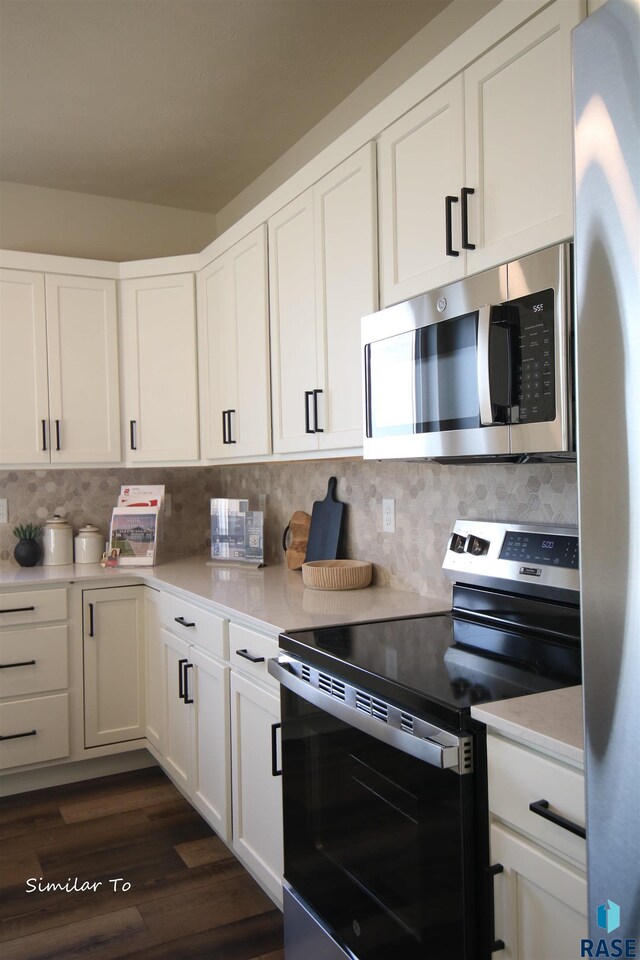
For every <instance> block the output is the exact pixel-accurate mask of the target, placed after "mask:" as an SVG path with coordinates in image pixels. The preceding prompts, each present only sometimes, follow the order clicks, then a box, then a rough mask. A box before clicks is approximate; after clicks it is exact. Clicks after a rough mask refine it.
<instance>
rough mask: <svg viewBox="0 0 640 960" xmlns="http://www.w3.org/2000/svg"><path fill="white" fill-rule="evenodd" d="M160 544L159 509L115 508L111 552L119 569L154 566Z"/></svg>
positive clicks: (110, 540)
mask: <svg viewBox="0 0 640 960" xmlns="http://www.w3.org/2000/svg"><path fill="white" fill-rule="evenodd" d="M157 542H158V507H138V506H135V507H132V506H118V507H114V509H113V514H112V517H111V532H110V537H109V553H110V555H112V554H113V551H115V550H117V551H119V553H118V554H117V555H116V556H117V560H118V566H153V564H154V562H155V557H156V545H157Z"/></svg>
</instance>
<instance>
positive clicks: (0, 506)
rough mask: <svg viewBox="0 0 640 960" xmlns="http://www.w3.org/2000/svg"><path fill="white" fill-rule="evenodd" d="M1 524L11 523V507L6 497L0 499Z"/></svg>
mask: <svg viewBox="0 0 640 960" xmlns="http://www.w3.org/2000/svg"><path fill="white" fill-rule="evenodd" d="M0 523H9V507H8V505H7V500H6V498H5V497H0Z"/></svg>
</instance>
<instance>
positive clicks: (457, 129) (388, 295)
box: [378, 0, 584, 306]
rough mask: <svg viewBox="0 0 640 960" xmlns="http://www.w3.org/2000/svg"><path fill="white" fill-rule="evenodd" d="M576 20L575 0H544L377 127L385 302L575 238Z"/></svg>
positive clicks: (578, 0)
mask: <svg viewBox="0 0 640 960" xmlns="http://www.w3.org/2000/svg"><path fill="white" fill-rule="evenodd" d="M583 16H584V3H583V2H582V0H562V2H556V3H553V4H551V5H550V6H549V7H548V8H546V9H545V10H543V11H542V12H540V13H539V14H538V15H537V16H535V17H533V18H532V19H531V20H530V21H529V22H528V23H526V24H525V25H524V26H522V27H520V29H518V30H516V31H515V32H514V33H513V34H511V35H510V36H509V37H507V38H505V39H504V40H502V41H501V42H500V43H498V44H496V46H494V47H492V49H491V50H490V51H489V52H488V53H486V54H485V55H484V56H483V57H480V58H479V59H478V60H476V61H475V62H474V63H473V64H472V65H471V66H469V67H468V68H467V69H466V70H464V71H463V72H462V73H461V74H459V75H458V76H457V77H455V78H453V79H452V80H451V81H450V82H449V83H448V84H446V85H445V86H443V87H442V88H441V89H440V90H438V91H437V92H435V93H434V94H432V95H431V96H430V97H428V98H427V99H426V100H425V101H424V102H423V103H421V104H418V106H416V107H415V108H414V109H413V110H411V111H409V112H408V113H407V114H406V115H405V116H403V117H401V118H400V119H399V120H398V121H396V122H395V123H394V124H392V125H391V126H389V127H388V128H387V129H386V130H384V131H383V132H382V134H381V136H380V139H379V144H378V148H379V150H378V156H379V171H380V177H379V203H380V270H381V300H382V305H383V306H389V305H390V304H393V303H397V302H399V301H401V300H405V299H407V298H409V297H414V296H418V295H419V294H421V293H424V292H426V291H428V290H432V289H434V288H435V287H438V286H441V285H444V284H447V283H450V282H452V281H454V280H457V279H459V278H460V277H463V276H467V275H471V274H475V273H478V272H480V271H481V270H486V269H487V268H488V267H492V266H495V265H497V264H501V263H505V262H507V261H508V260H513V259H517V258H519V257H522V256H524V255H526V254H528V253H531V252H533V251H534V250H538V249H541V248H543V247H547V246H551V245H552V244H554V243H558V242H559V241H561V240H565V239H567V238H569V237H571V236H572V234H573V202H572V197H573V187H572V182H573V181H572V176H573V174H572V171H573V165H572V147H571V143H572V119H571V55H570V42H571V30H572V29H573V27H575V26H576V25H577V24H578V23H579V22H580V20H581V19H582V17H583Z"/></svg>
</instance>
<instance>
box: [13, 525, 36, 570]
mask: <svg viewBox="0 0 640 960" xmlns="http://www.w3.org/2000/svg"><path fill="white" fill-rule="evenodd" d="M13 535H14V537H16V539H17V541H18V542H17V544H16V547H15V550H14V551H13V555H14V557H15V558H16V560H17V561H18V563H19V564H20V566H21V567H35V565H36V563H38V562H39V561H40V560H41V559H42V545H41V544H40V543H39V542H38V537H41V536H42V527H37V526H35V524H33V523H19V524H18V526H17V527H14V528H13Z"/></svg>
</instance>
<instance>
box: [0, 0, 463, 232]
mask: <svg viewBox="0 0 640 960" xmlns="http://www.w3.org/2000/svg"><path fill="white" fill-rule="evenodd" d="M449 2H451V0H0V179H2V180H8V181H14V182H17V183H24V184H31V185H35V186H41V187H53V188H56V189H60V190H73V191H78V192H81V193H90V194H97V195H100V196H108V197H119V198H122V199H127V200H138V201H143V202H146V203H155V204H162V205H166V206H172V207H181V208H185V209H190V210H202V211H210V212H212V213H215V212H217V211H219V210H220V209H221V208H223V207H224V206H225V205H226V204H227V203H228V202H229V201H230V200H232V199H233V198H234V197H235V196H236V195H237V194H238V193H239V192H240V191H241V190H242V189H244V188H245V187H246V186H247V185H248V184H249V183H251V182H252V181H253V180H254V179H255V178H256V177H257V176H258V175H259V174H260V173H262V172H263V171H264V170H265V169H266V168H267V167H269V166H270V165H271V164H272V163H273V162H274V161H275V160H276V159H277V158H278V157H279V156H281V155H282V154H283V153H284V152H285V151H286V150H287V149H288V148H289V147H291V146H292V145H293V144H294V143H295V142H296V141H298V140H299V139H300V137H301V136H303V134H305V133H306V132H307V131H308V130H309V129H311V127H313V126H314V125H315V124H316V123H317V122H318V121H319V120H321V119H322V118H323V117H324V116H326V114H328V113H329V112H330V111H331V110H332V109H333V108H334V107H335V106H336V105H337V104H338V103H340V101H341V100H343V99H344V98H345V97H346V96H347V95H348V94H349V93H350V92H351V91H353V90H354V89H355V88H356V87H357V86H358V85H359V84H360V83H361V82H362V81H363V80H364V79H365V78H366V77H367V76H369V75H370V74H371V73H372V72H373V71H374V70H375V69H377V67H379V66H380V65H381V64H382V63H383V62H384V61H385V60H387V59H388V58H389V57H390V56H391V55H392V54H393V53H394V52H395V51H396V50H398V49H399V48H400V47H401V46H402V45H403V44H404V43H405V42H406V41H407V40H408V39H409V38H410V37H412V36H413V35H414V34H415V33H417V32H418V30H420V29H421V28H422V27H423V26H424V25H425V24H426V23H427V22H429V20H431V19H432V18H433V17H434V16H435V15H437V14H438V13H439V12H440V11H441V10H442V9H443V8H444V7H446V6H447V5H448V3H449Z"/></svg>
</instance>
